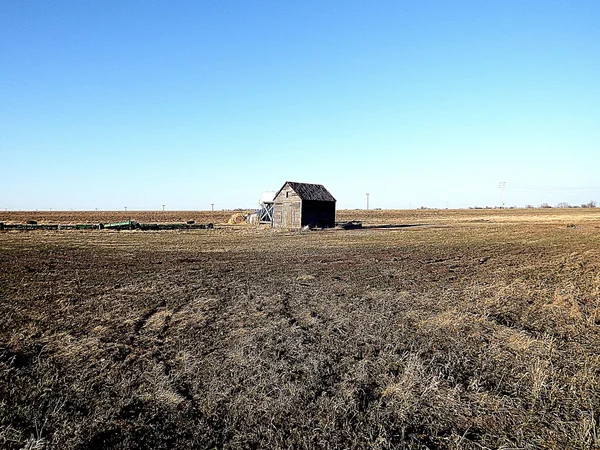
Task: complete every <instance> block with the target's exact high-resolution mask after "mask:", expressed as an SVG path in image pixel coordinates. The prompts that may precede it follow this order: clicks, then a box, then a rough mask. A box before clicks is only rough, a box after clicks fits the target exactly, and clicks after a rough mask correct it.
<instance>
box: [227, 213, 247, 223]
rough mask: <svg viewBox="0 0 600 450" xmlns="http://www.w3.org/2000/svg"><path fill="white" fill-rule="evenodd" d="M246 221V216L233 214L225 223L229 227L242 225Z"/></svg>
mask: <svg viewBox="0 0 600 450" xmlns="http://www.w3.org/2000/svg"><path fill="white" fill-rule="evenodd" d="M245 221H246V216H245V215H244V214H240V213H235V214H234V215H232V216H231V217H230V218H229V220H228V221H227V223H228V224H229V225H239V224H240V223H244V222H245Z"/></svg>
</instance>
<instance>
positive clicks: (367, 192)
mask: <svg viewBox="0 0 600 450" xmlns="http://www.w3.org/2000/svg"><path fill="white" fill-rule="evenodd" d="M368 210H369V193H368V192H367V211H368Z"/></svg>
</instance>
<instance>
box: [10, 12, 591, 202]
mask: <svg viewBox="0 0 600 450" xmlns="http://www.w3.org/2000/svg"><path fill="white" fill-rule="evenodd" d="M599 23H600V1H598V0H591V1H574V0H569V1H552V0H544V1H534V0H527V1H524V0H514V1H513V0H503V1H495V2H489V1H481V0H477V1H461V0H456V1H427V0H425V1H416V0H414V1H399V0H394V1H379V0H372V1H366V0H361V1H353V0H338V1H333V0H332V1H328V0H319V1H309V0H302V1H291V0H290V1H275V0H270V1H269V0H253V1H249V0H248V1H242V0H212V1H208V0H206V1H197V0H195V1H189V2H186V1H179V0H178V1H141V0H140V1H127V0H115V1H91V0H90V1H75V0H71V1H60V0H53V1H41V0H40V1H28V0H3V1H2V2H0V182H1V187H0V209H5V208H7V209H9V210H11V209H15V210H16V209H23V210H26V209H49V208H52V209H54V210H58V209H65V210H68V209H76V210H78V209H83V210H86V209H87V210H93V209H95V208H98V209H123V208H124V207H125V206H127V207H128V209H129V210H134V209H161V208H162V206H161V205H162V204H166V205H167V206H166V207H167V209H210V204H211V203H214V204H215V208H216V209H223V208H226V209H231V208H236V207H252V206H254V205H256V204H257V200H258V198H259V196H260V194H261V193H262V192H263V191H266V190H277V189H278V188H279V187H281V185H282V184H283V183H284V181H286V180H290V181H304V182H312V183H320V184H324V185H325V186H326V187H327V188H328V189H329V190H330V191H331V193H332V194H333V195H334V196H335V197H336V198H337V200H338V207H339V208H363V207H364V206H365V197H366V196H365V194H366V193H367V192H368V193H369V194H370V203H371V207H373V208H376V207H381V208H409V207H413V208H415V207H419V206H428V207H442V208H444V207H450V208H453V207H468V206H476V205H478V206H485V205H490V206H494V205H498V204H499V203H500V190H499V182H500V181H505V182H506V191H505V193H504V197H505V201H506V204H507V205H517V206H523V205H525V204H527V203H531V204H535V205H538V204H540V203H542V202H548V203H549V204H551V205H554V204H556V203H558V202H560V201H566V202H569V203H572V204H580V203H583V202H587V201H589V200H597V201H599V203H600V176H599V173H600V170H599V169H600V26H599Z"/></svg>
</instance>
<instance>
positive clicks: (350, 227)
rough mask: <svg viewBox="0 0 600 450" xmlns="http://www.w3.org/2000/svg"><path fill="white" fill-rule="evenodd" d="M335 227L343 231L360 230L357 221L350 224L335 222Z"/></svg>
mask: <svg viewBox="0 0 600 450" xmlns="http://www.w3.org/2000/svg"><path fill="white" fill-rule="evenodd" d="M335 226H336V227H338V228H342V229H344V230H353V229H356V228H362V222H360V221H358V220H351V221H350V222H336V224H335Z"/></svg>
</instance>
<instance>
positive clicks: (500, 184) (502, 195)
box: [498, 181, 506, 208]
mask: <svg viewBox="0 0 600 450" xmlns="http://www.w3.org/2000/svg"><path fill="white" fill-rule="evenodd" d="M498 187H499V188H500V205H501V207H502V208H504V189H506V181H501V182H500V183H499V185H498Z"/></svg>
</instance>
